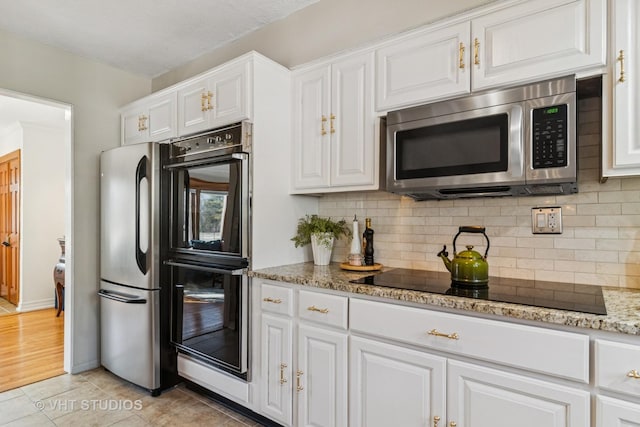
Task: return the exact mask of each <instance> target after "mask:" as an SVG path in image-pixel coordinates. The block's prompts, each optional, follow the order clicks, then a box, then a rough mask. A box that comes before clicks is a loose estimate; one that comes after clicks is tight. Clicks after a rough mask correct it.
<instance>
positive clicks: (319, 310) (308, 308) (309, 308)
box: [307, 305, 329, 314]
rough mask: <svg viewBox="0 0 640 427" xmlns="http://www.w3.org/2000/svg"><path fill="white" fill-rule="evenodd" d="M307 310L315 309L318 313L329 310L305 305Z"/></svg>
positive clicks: (325, 312)
mask: <svg viewBox="0 0 640 427" xmlns="http://www.w3.org/2000/svg"><path fill="white" fill-rule="evenodd" d="M307 310H309V311H317V312H318V313H322V314H327V313H328V312H329V309H328V308H318V307H316V306H315V305H312V306H311V307H307Z"/></svg>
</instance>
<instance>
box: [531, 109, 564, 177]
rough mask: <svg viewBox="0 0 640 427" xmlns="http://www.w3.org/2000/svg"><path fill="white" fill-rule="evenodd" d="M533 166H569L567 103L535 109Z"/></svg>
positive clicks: (536, 167) (535, 167) (537, 167)
mask: <svg viewBox="0 0 640 427" xmlns="http://www.w3.org/2000/svg"><path fill="white" fill-rule="evenodd" d="M531 127H532V136H533V138H532V143H533V144H532V149H533V153H532V154H533V164H532V166H533V168H534V169H543V168H555V167H562V166H567V105H566V104H563V105H555V106H551V107H545V108H536V109H534V110H533V121H532V123H531Z"/></svg>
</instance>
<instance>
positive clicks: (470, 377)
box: [447, 360, 590, 427]
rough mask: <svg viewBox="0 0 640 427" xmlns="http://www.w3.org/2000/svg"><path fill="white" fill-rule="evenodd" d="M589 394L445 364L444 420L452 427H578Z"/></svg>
mask: <svg viewBox="0 0 640 427" xmlns="http://www.w3.org/2000/svg"><path fill="white" fill-rule="evenodd" d="M589 405H590V394H589V392H587V391H584V390H578V389H573V388H570V387H566V386H561V385H558V384H554V383H548V382H544V381H541V380H537V379H533V378H528V377H524V376H519V375H514V374H508V373H505V372H501V371H496V370H493V369H489V368H484V367H481V366H477V365H470V364H467V363H463V362H458V361H452V360H449V362H448V366H447V414H448V415H447V417H448V418H447V421H448V422H452V421H453V422H456V423H457V425H458V427H468V426H492V427H512V426H518V427H584V426H588V425H590V421H589V414H590V412H589V411H590V406H589Z"/></svg>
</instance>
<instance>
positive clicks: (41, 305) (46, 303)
mask: <svg viewBox="0 0 640 427" xmlns="http://www.w3.org/2000/svg"><path fill="white" fill-rule="evenodd" d="M54 306H55V301H54V299H53V298H45V299H41V300H37V301H27V302H22V301H20V304H18V307H17V308H16V311H19V312H21V313H23V312H27V311H36V310H43V309H45V308H53V307H54Z"/></svg>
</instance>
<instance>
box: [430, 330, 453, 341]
mask: <svg viewBox="0 0 640 427" xmlns="http://www.w3.org/2000/svg"><path fill="white" fill-rule="evenodd" d="M428 334H429V335H434V336H436V337H445V338H449V339H450V340H457V339H459V338H460V335H458V333H457V332H454V333H452V334H444V333H442V332H438V330H437V329H432V330H430V331H429V332H428Z"/></svg>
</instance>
